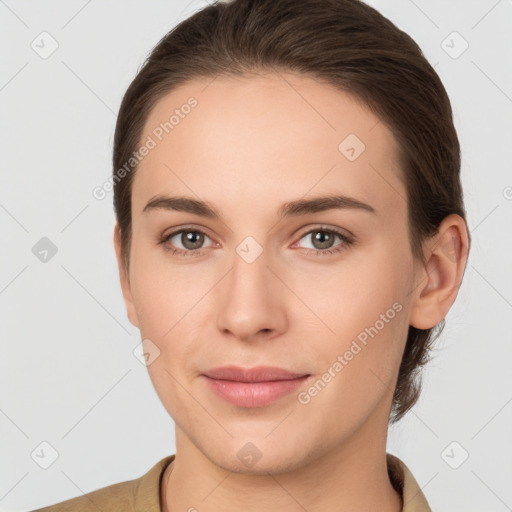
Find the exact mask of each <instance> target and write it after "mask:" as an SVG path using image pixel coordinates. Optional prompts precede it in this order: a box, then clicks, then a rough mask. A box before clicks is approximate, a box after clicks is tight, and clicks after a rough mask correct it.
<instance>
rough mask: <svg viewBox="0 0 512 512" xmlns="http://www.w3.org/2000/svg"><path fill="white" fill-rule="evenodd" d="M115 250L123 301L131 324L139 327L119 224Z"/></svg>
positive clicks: (116, 228) (117, 225)
mask: <svg viewBox="0 0 512 512" xmlns="http://www.w3.org/2000/svg"><path fill="white" fill-rule="evenodd" d="M113 238H114V249H115V252H116V259H117V267H118V271H119V281H120V283H121V290H122V292H123V299H124V303H125V306H126V312H127V315H128V319H129V320H130V323H131V324H132V325H134V326H135V327H137V328H138V327H139V320H138V318H137V310H136V308H135V304H134V302H133V296H132V291H131V284H130V276H129V275H128V272H127V269H126V268H125V265H124V261H123V258H122V250H121V229H120V228H119V224H118V223H117V222H116V224H115V226H114V237H113Z"/></svg>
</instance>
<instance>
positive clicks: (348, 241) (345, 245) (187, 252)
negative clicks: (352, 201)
mask: <svg viewBox="0 0 512 512" xmlns="http://www.w3.org/2000/svg"><path fill="white" fill-rule="evenodd" d="M184 232H189V233H199V234H202V235H205V236H206V237H208V234H207V233H205V232H204V231H202V230H201V229H197V228H182V229H180V230H178V231H173V232H172V233H170V234H168V235H164V236H162V237H161V238H160V239H159V240H158V243H159V244H161V245H163V246H164V248H165V250H166V251H169V252H170V253H171V254H173V255H174V254H178V255H181V256H199V255H200V253H201V251H202V249H203V248H202V249H194V250H183V249H173V248H169V247H166V246H165V244H166V243H167V241H168V240H170V239H171V238H173V237H174V236H176V235H178V234H180V233H184ZM317 232H324V233H330V234H334V235H337V236H338V237H339V238H340V239H341V240H342V241H343V243H342V244H338V245H337V246H335V247H336V248H335V249H324V250H321V249H306V251H307V254H314V255H316V256H325V255H328V254H336V253H339V252H341V251H343V250H344V249H346V248H348V247H350V246H351V245H353V244H354V240H353V239H352V238H350V237H348V236H347V235H345V234H343V233H341V232H340V231H338V230H336V229H333V228H327V227H324V226H321V227H317V228H314V229H311V230H309V231H306V232H305V233H303V234H302V235H301V236H300V238H299V240H301V239H302V238H304V237H305V236H306V235H311V234H312V233H317ZM208 238H209V237H208Z"/></svg>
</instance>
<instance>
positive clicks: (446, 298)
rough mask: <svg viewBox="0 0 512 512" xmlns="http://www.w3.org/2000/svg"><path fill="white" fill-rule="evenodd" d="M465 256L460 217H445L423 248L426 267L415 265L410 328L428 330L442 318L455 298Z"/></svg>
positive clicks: (465, 240)
mask: <svg viewBox="0 0 512 512" xmlns="http://www.w3.org/2000/svg"><path fill="white" fill-rule="evenodd" d="M468 253H469V237H468V232H467V226H466V222H465V221H464V219H463V218H462V217H461V216H460V215H457V214H451V215H448V216H447V217H445V218H444V219H443V221H442V222H441V225H440V226H439V230H438V232H437V234H436V235H434V236H433V237H432V238H431V239H429V240H428V242H427V244H426V249H425V251H424V254H425V257H426V264H425V265H423V264H418V265H417V271H416V274H415V275H416V278H415V283H416V284H415V288H414V290H413V291H412V294H413V296H414V298H413V300H412V303H411V309H410V316H409V323H410V325H412V326H413V327H416V328H417V329H431V328H432V327H435V326H436V325H437V324H438V323H439V322H441V321H442V320H443V319H444V318H445V316H446V315H447V314H448V311H449V310H450V308H451V306H452V304H453V303H454V301H455V298H456V297H457V293H458V291H459V287H460V285H461V282H462V277H463V275H464V270H465V267H466V262H467V258H468Z"/></svg>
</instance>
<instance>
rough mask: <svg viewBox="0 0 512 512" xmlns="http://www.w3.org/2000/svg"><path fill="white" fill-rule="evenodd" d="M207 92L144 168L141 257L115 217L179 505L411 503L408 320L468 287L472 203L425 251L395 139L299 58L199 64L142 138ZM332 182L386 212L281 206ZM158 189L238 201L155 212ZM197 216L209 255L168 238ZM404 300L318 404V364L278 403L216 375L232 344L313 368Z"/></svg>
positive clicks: (167, 490)
mask: <svg viewBox="0 0 512 512" xmlns="http://www.w3.org/2000/svg"><path fill="white" fill-rule="evenodd" d="M190 96H194V97H195V98H196V99H197V101H198V105H197V107H195V108H194V109H193V110H192V111H191V112H190V114H188V116H186V117H185V118H184V119H181V120H180V123H179V125H177V126H175V128H174V129H173V131H171V132H170V133H169V134H168V135H166V136H165V137H164V139H163V141H162V142H160V143H159V144H158V145H157V146H156V147H155V148H154V149H152V150H151V151H150V152H149V154H148V155H147V156H146V157H145V158H144V159H143V160H142V162H141V163H140V164H139V167H138V169H137V171H136V175H135V178H134V183H133V191H132V218H133V227H132V229H133V231H132V236H133V239H132V246H131V251H130V269H129V272H128V271H126V269H125V267H124V265H123V262H122V260H121V247H120V233H119V227H118V226H117V225H116V227H115V229H114V245H115V249H116V255H117V261H118V265H119V275H120V280H121V287H122V291H123V297H124V300H125V304H126V308H127V313H128V317H129V319H130V322H131V323H132V324H133V325H135V326H136V327H138V328H139V329H140V332H141V336H142V339H146V338H149V339H150V340H151V341H152V343H154V344H155V345H156V346H157V347H158V349H159V350H160V354H159V356H158V357H157V358H156V359H155V360H154V361H153V362H152V363H151V364H150V365H149V366H148V371H149V375H150V378H151V380H152V382H153V385H154V387H155V390H156V392H157V394H158V396H159V398H160V400H161V401H162V404H163V405H164V407H165V408H166V410H167V411H168V412H169V414H170V416H171V417H172V418H173V420H174V422H175V425H176V459H175V461H174V462H173V463H172V464H171V465H170V466H169V467H168V468H167V470H166V472H165V474H164V479H163V485H162V487H161V493H160V499H161V504H162V510H164V511H172V512H174V511H178V510H180V511H184V510H189V509H190V507H195V509H197V510H200V511H201V512H203V511H204V512H206V511H218V510H223V511H227V512H230V511H235V510H236V511H239V510H246V511H261V510H265V511H267V512H273V511H280V512H282V511H303V510H304V509H306V510H308V511H309V512H314V511H320V510H380V511H383V512H388V511H394V512H396V511H398V510H401V509H402V503H401V497H400V496H399V494H398V493H397V492H396V491H395V490H394V489H393V487H392V485H391V483H390V480H389V477H388V474H387V466H386V438H387V428H388V419H389V414H390V408H391V400H392V391H393V389H394V387H395V384H396V379H397V375H398V368H399V364H400V361H401V357H402V353H403V350H404V346H405V342H406V336H407V329H408V326H409V325H413V326H415V327H417V328H420V329H428V328H431V327H433V326H435V325H437V324H438V323H439V322H440V321H441V320H442V319H443V318H444V317H445V316H446V314H447V312H448V311H449V309H450V307H451V305H452V304H453V302H454V300H455V298H456V296H457V292H458V289H459V286H460V283H461V280H462V276H463V271H464V267H465V264H466V255H467V248H468V239H467V232H466V229H467V228H466V225H465V222H464V220H463V219H462V218H461V217H459V216H458V215H450V216H448V217H446V218H445V219H444V221H443V223H442V224H441V227H440V230H439V233H438V235H436V236H435V237H434V238H433V239H431V240H429V241H427V243H426V244H425V255H426V261H427V264H426V265H423V264H420V263H419V262H418V261H415V260H414V259H413V257H412V254H411V252H410V248H409V241H408V234H407V205H406V201H405V199H404V198H406V197H407V194H406V190H405V186H404V185H403V183H402V182H401V179H400V171H399V169H398V167H397V164H396V151H397V146H396V142H395V140H394V138H393V136H392V133H391V132H390V130H389V129H388V128H387V127H386V126H385V125H384V123H383V122H380V121H379V119H378V118H377V117H375V115H374V114H372V113H371V112H370V111H369V110H367V109H366V108H365V107H364V106H363V105H361V104H360V103H359V102H358V101H357V100H355V99H354V98H353V97H352V96H350V95H349V94H347V93H345V92H342V91H339V90H337V89H335V88H333V87H331V86H329V85H326V84H324V83H321V82H319V81H316V80H314V79H313V78H311V77H309V76H305V75H297V74H292V73H280V74H278V73H265V74H258V75H251V76H243V77H236V78H233V77H223V76H222V77H217V78H216V79H215V80H213V81H212V79H211V78H210V79H204V80H196V81H191V82H187V83H186V84H183V85H182V86H180V87H179V88H178V89H175V90H173V91H172V92H170V93H169V94H167V95H166V96H165V97H164V98H162V99H161V100H160V101H159V102H158V103H157V104H156V106H155V107H154V109H153V110H152V111H151V113H150V115H149V117H148V119H147V122H146V125H145V129H144V134H143V136H142V138H141V140H146V137H147V136H148V135H150V134H151V133H152V131H153V130H154V128H155V127H156V126H158V125H159V123H160V122H163V121H165V120H167V119H168V118H169V115H170V114H169V113H170V112H171V113H172V111H173V110H174V109H176V108H179V107H180V106H181V105H183V104H184V103H186V101H187V99H188V98H189V97H190ZM350 133H354V134H356V135H357V137H358V138H359V139H360V140H361V141H363V142H364V144H365V146H366V149H365V150H364V151H363V152H362V153H361V154H360V156H359V157H358V158H357V159H356V160H354V161H349V160H348V159H347V158H346V157H345V156H344V155H343V154H342V153H341V152H340V151H339V150H338V145H339V144H340V142H341V141H342V140H343V139H344V138H345V137H346V136H347V135H348V134H350ZM370 164H371V165H370ZM372 166H373V167H372ZM376 170H377V171H378V173H377V172H376ZM334 193H336V194H344V195H348V196H351V197H354V198H356V199H358V200H360V201H363V202H365V203H368V204H370V205H371V206H372V207H373V208H374V209H375V210H376V214H372V213H370V212H367V211H364V210H356V209H344V210H342V209H331V210H328V211H323V212H318V213H307V214H305V215H300V216H296V217H290V218H285V219H279V218H278V217H277V211H278V209H279V207H280V206H281V205H282V204H283V203H284V202H287V201H292V200H296V199H301V198H311V197H313V196H318V195H325V194H334ZM158 194H167V195H186V196H189V197H192V198H195V199H201V200H204V201H208V202H209V204H211V205H212V206H214V207H215V208H216V209H217V210H218V211H219V212H220V213H221V215H222V221H219V220H212V219H208V218H204V217H201V216H198V215H196V214H192V213H186V212H177V211H171V210H163V209H162V210H154V211H151V212H150V213H142V210H143V208H144V206H145V205H146V203H147V202H148V201H149V200H150V199H152V198H153V197H154V196H156V195H158ZM180 228H182V229H185V228H188V229H190V230H192V231H193V229H194V228H196V229H200V230H202V231H205V232H206V234H207V236H206V237H205V238H204V242H203V245H202V246H200V244H199V246H200V247H202V248H201V249H200V253H199V255H198V256H189V255H179V254H172V253H171V252H170V251H166V250H165V248H164V245H161V244H158V237H159V236H162V235H164V234H170V233H172V232H174V231H177V230H179V229H180ZM315 228H316V229H317V231H318V230H319V231H321V233H324V234H326V233H325V230H326V229H327V230H328V228H331V229H338V230H340V231H341V232H342V233H344V234H349V233H351V234H352V235H354V237H355V239H356V242H355V243H354V244H353V245H344V244H345V242H344V241H343V240H341V239H339V238H338V237H337V236H335V238H334V239H333V240H332V244H331V247H329V248H330V249H336V248H338V249H340V248H341V250H340V251H339V252H337V253H333V254H315V250H316V252H317V253H321V252H322V251H324V252H325V250H326V249H325V248H322V247H325V245H324V246H322V245H319V243H318V242H316V244H315V239H314V238H313V235H314V234H315V233H316V231H314V232H313V233H311V230H314V229H315ZM321 228H322V229H321ZM327 234H328V233H327ZM248 236H251V237H253V238H254V239H255V240H256V241H257V242H258V244H259V245H260V246H261V248H262V249H263V252H262V253H261V254H260V255H259V257H257V258H256V259H255V261H253V262H252V263H248V262H247V261H246V260H244V259H243V258H242V257H241V256H239V254H238V253H237V252H236V248H237V246H238V245H239V244H240V243H241V242H242V241H243V240H244V239H245V238H246V237H248ZM186 244H187V240H186V239H185V240H184V239H182V238H181V236H180V234H179V235H178V236H175V237H174V238H172V242H171V241H170V240H169V241H167V242H166V244H165V245H166V246H167V247H168V248H172V247H173V248H176V249H181V250H182V251H186V250H189V251H190V248H193V244H191V243H188V245H186ZM447 248H448V250H447ZM251 250H252V249H251ZM393 303H399V304H400V305H401V306H402V309H401V311H400V312H398V313H396V315H395V316H394V318H393V319H392V320H389V322H387V323H386V324H385V326H384V327H383V328H381V329H380V330H379V332H378V334H377V335H376V336H375V337H373V338H369V341H368V343H367V345H366V346H364V347H363V348H362V350H361V351H360V352H359V353H358V354H357V355H356V356H354V357H353V359H352V360H350V361H349V362H348V364H347V365H346V366H344V367H343V369H342V370H341V371H340V372H338V373H337V374H336V377H335V378H332V380H331V381H330V382H329V383H328V384H327V385H326V386H325V388H324V389H322V390H321V392H319V393H318V394H317V395H316V396H315V397H313V398H311V401H310V402H309V403H307V404H301V403H300V402H299V401H298V398H297V396H298V393H299V392H300V391H304V390H308V389H309V387H310V386H311V384H312V383H311V382H308V383H307V384H306V383H304V385H302V386H301V388H299V389H298V390H297V392H293V393H291V394H289V395H287V396H285V397H283V398H280V399H279V400H277V401H276V402H274V403H272V404H269V405H267V406H265V407H259V408H243V407H236V406H234V405H232V404H230V403H228V402H225V401H224V400H222V399H221V398H219V397H217V396H216V395H214V394H213V393H212V392H211V391H210V389H209V387H208V386H206V384H205V380H204V378H203V377H201V374H202V372H203V371H205V370H207V369H209V368H213V367H217V366H222V365H226V364H237V365H239V366H244V367H254V366H258V365H274V366H280V367H284V368H286V369H289V370H293V371H298V372H302V373H309V374H312V376H313V378H312V380H313V382H316V381H317V380H318V379H320V378H321V377H322V375H323V374H324V373H325V372H326V371H327V369H328V368H329V367H332V365H333V363H334V362H335V361H336V360H337V357H338V355H343V354H344V353H345V352H346V350H347V349H349V348H350V345H351V343H352V341H353V340H354V339H356V337H357V335H358V334H359V333H361V332H362V331H364V329H365V328H366V327H369V326H373V325H374V324H375V322H376V321H377V320H378V319H379V318H381V317H380V315H381V314H385V313H386V311H387V310H389V308H391V307H392V305H393ZM249 442H250V443H252V444H253V445H254V446H255V447H256V448H257V450H258V452H259V453H260V454H261V458H260V459H259V460H258V461H257V463H256V464H254V465H253V466H252V467H249V466H248V465H247V464H244V462H243V461H241V460H240V459H239V457H238V456H237V453H238V452H239V450H240V449H241V448H242V447H244V446H245V445H246V444H247V443H249Z"/></svg>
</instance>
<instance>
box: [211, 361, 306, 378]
mask: <svg viewBox="0 0 512 512" xmlns="http://www.w3.org/2000/svg"><path fill="white" fill-rule="evenodd" d="M204 375H205V376H206V377H209V378H211V379H217V380H229V381H235V382H274V381H279V380H294V379H298V378H301V377H304V376H307V375H309V374H308V373H300V372H294V371H291V370H286V369H285V368H279V367H277V366H257V367H255V368H242V367H241V366H234V365H230V366H220V367H218V368H213V369H211V370H208V371H206V372H205V373H204Z"/></svg>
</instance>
